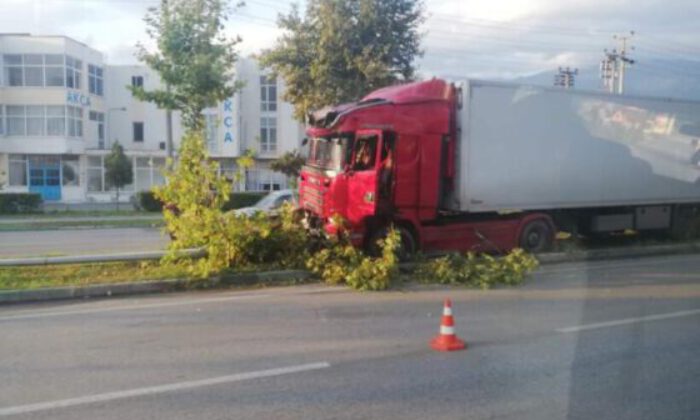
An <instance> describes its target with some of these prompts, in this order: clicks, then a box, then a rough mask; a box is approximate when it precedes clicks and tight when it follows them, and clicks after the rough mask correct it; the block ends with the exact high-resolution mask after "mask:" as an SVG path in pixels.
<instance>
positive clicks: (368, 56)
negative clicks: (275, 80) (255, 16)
mask: <svg viewBox="0 0 700 420" xmlns="http://www.w3.org/2000/svg"><path fill="white" fill-rule="evenodd" d="M423 20H424V17H423V4H422V2H421V0H347V1H346V0H309V1H308V4H307V8H306V12H305V14H304V16H302V15H301V14H300V12H299V8H298V7H296V6H295V7H293V8H292V11H291V12H290V13H289V14H288V15H280V16H279V18H278V26H279V27H280V28H282V29H283V30H284V34H283V35H282V37H281V38H279V39H278V40H277V42H276V44H275V46H274V47H273V48H271V49H269V50H265V51H263V52H262V53H261V55H260V63H261V65H262V66H263V67H268V68H270V69H271V70H272V72H273V73H274V74H276V75H279V76H281V77H282V78H283V79H284V81H285V83H286V90H285V93H284V99H285V100H287V101H289V102H291V103H292V104H293V105H294V114H295V117H296V118H297V119H299V120H303V118H304V116H305V114H306V113H307V112H308V111H310V110H314V109H319V108H322V107H324V106H327V105H333V104H338V103H343V102H349V101H353V100H357V99H358V98H360V97H361V96H363V95H364V94H366V93H368V92H370V91H372V90H374V89H377V88H380V87H383V86H387V85H390V84H394V83H396V82H403V81H410V80H412V79H413V78H414V77H415V71H416V68H415V65H414V59H415V58H416V57H418V56H420V55H421V54H422V52H421V50H420V38H421V34H420V32H419V26H420V25H421V23H422V22H423Z"/></svg>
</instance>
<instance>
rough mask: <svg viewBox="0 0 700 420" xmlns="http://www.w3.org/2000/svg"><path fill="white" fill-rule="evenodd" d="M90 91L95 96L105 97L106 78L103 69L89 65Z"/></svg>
mask: <svg viewBox="0 0 700 420" xmlns="http://www.w3.org/2000/svg"><path fill="white" fill-rule="evenodd" d="M88 91H89V92H90V93H92V94H93V95H98V96H102V95H104V78H103V70H102V67H98V66H96V65H94V64H88Z"/></svg>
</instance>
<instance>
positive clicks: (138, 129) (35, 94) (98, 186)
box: [0, 34, 303, 202]
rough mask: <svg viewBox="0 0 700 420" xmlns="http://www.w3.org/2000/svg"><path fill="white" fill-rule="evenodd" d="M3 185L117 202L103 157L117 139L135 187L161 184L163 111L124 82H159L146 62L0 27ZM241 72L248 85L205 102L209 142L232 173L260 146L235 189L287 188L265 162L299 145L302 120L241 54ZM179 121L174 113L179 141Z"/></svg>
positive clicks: (66, 198)
mask: <svg viewBox="0 0 700 420" xmlns="http://www.w3.org/2000/svg"><path fill="white" fill-rule="evenodd" d="M0 68H2V72H1V73H0V185H3V186H4V187H3V191H7V192H26V191H33V192H38V193H40V194H41V195H42V196H43V198H44V199H45V200H47V201H60V202H83V201H111V200H114V193H113V191H112V189H111V188H110V186H109V185H107V183H106V182H105V179H104V156H106V155H107V154H108V153H109V150H110V148H111V145H112V144H113V143H114V142H115V141H118V142H119V143H120V144H121V145H122V146H123V147H124V149H125V152H126V154H127V156H129V157H130V158H131V159H132V160H133V167H134V182H133V184H132V185H130V186H127V187H126V188H125V192H126V194H124V195H125V199H129V196H130V194H129V193H133V192H135V191H141V190H148V189H150V188H151V187H152V186H154V185H159V184H162V183H163V182H164V180H163V176H162V167H163V165H164V164H165V159H166V156H167V151H166V146H167V145H166V115H165V112H164V111H163V110H160V109H158V108H157V107H156V106H155V105H153V104H151V103H144V102H141V101H138V100H136V99H135V98H133V97H132V95H131V93H130V92H129V90H128V89H127V88H126V86H127V85H130V84H143V86H144V87H145V88H146V89H147V90H148V89H152V88H155V87H158V86H159V83H160V82H159V79H158V76H157V75H156V74H155V73H154V72H152V71H151V70H150V69H148V68H147V67H144V66H111V65H107V64H105V63H104V60H103V56H102V54H101V53H100V52H99V51H96V50H94V49H92V48H90V47H88V46H87V45H84V44H82V43H80V42H77V41H75V40H73V39H70V38H67V37H63V36H32V35H29V34H0ZM235 75H236V76H235V77H236V78H237V79H238V80H241V81H243V82H244V83H245V87H244V88H243V90H242V91H241V92H239V93H237V94H236V95H235V96H234V97H233V98H232V99H230V100H226V101H224V102H223V103H221V104H219V106H217V107H216V108H211V109H207V110H206V111H205V118H206V121H207V144H208V148H209V152H210V154H211V156H212V158H214V159H216V160H217V161H219V163H220V166H221V169H222V172H223V173H225V174H227V175H231V178H232V175H233V173H234V172H235V171H236V163H235V161H236V158H237V157H239V156H241V154H242V153H243V152H244V151H245V150H246V149H251V150H253V151H255V154H256V165H255V167H254V168H253V169H251V170H249V171H248V173H247V174H246V176H245V179H244V181H243V182H242V183H241V184H240V185H236V188H238V189H246V190H256V191H262V190H271V189H280V188H284V187H285V186H286V179H285V177H284V176H283V175H281V174H279V173H276V172H273V171H271V170H269V168H268V164H269V162H270V161H271V160H272V159H275V158H277V157H279V156H280V155H281V154H282V153H284V152H286V151H290V150H294V149H296V148H298V147H299V145H300V143H301V139H302V138H303V127H302V126H301V125H300V124H299V123H298V122H296V121H295V120H294V119H293V118H292V106H291V105H290V104H288V103H285V102H282V101H280V100H279V98H280V93H281V90H282V86H281V84H280V83H279V82H278V81H276V80H274V79H271V78H269V77H267V76H265V74H264V73H263V72H261V71H260V69H259V68H258V67H257V65H256V63H255V61H253V60H250V59H241V60H240V61H239V62H238V63H237V65H236V69H235ZM181 134H182V128H181V126H180V123H179V115H178V113H177V112H175V113H173V139H174V142H175V146H176V147H177V145H178V144H179V140H180V137H181Z"/></svg>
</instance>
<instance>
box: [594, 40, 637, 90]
mask: <svg viewBox="0 0 700 420" xmlns="http://www.w3.org/2000/svg"><path fill="white" fill-rule="evenodd" d="M633 36H634V31H630V33H629V35H614V36H613V39H614V40H616V41H618V43H619V45H618V47H619V51H618V49H617V48H614V49H613V50H612V51H608V50H607V49H605V50H603V51H604V53H605V57H604V58H603V60H602V61H601V62H600V78H601V79H603V86H604V87H605V88H606V89H607V90H608V92H610V93H617V94H618V95H622V94H623V93H624V91H625V69H626V67H627V65H628V64H629V65H632V64H634V63H635V60H633V59H631V58H629V57H628V53H629V51H631V50H634V47H633V46H631V45H628V42H629V41H630V40H631V38H632V37H633Z"/></svg>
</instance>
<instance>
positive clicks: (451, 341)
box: [430, 299, 467, 351]
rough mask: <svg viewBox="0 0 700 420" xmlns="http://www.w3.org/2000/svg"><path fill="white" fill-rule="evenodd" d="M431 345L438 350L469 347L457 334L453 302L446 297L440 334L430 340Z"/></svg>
mask: <svg viewBox="0 0 700 420" xmlns="http://www.w3.org/2000/svg"><path fill="white" fill-rule="evenodd" d="M430 347H432V348H433V349H434V350H438V351H455V350H462V349H465V348H466V347H467V345H466V343H465V342H464V341H462V340H460V339H459V338H457V335H456V334H455V321H454V318H452V302H451V301H450V300H449V299H445V307H444V308H443V310H442V322H440V334H438V335H437V336H436V337H435V338H433V339H432V340H431V341H430Z"/></svg>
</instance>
